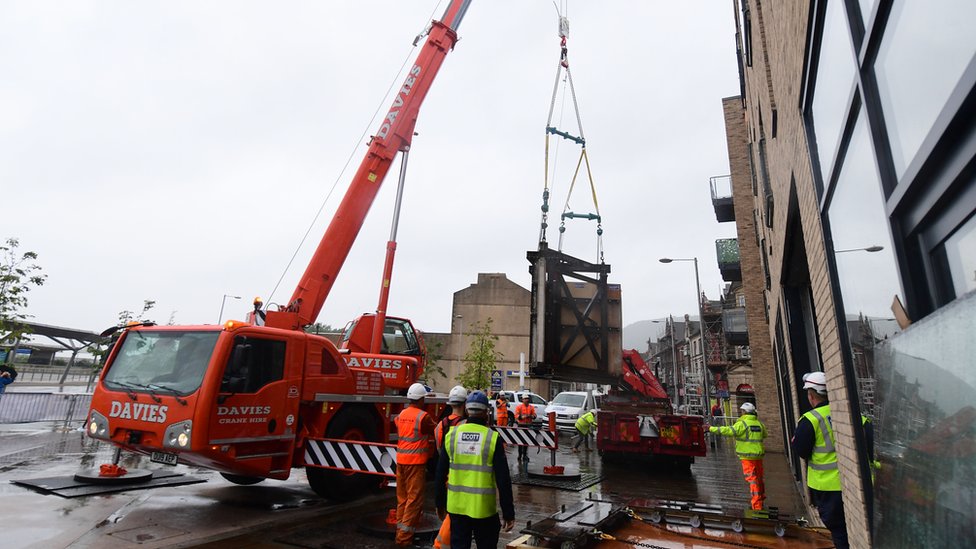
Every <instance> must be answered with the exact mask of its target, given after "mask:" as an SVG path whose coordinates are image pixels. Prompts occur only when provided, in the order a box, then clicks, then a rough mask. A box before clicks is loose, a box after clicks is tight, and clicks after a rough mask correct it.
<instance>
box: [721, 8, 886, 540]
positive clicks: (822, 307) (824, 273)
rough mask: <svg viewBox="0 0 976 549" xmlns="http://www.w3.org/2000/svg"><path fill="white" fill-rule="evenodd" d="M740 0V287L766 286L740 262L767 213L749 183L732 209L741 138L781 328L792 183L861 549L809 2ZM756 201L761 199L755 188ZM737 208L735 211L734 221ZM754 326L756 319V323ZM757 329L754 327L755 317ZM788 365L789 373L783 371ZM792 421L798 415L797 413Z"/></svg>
mask: <svg viewBox="0 0 976 549" xmlns="http://www.w3.org/2000/svg"><path fill="white" fill-rule="evenodd" d="M739 1H740V2H746V3H748V6H749V8H750V11H751V16H752V27H753V32H752V49H753V56H752V60H753V66H752V67H744V76H745V109H744V110H743V109H742V108H741V104H739V103H738V99H737V98H732V99H726V100H725V108H726V112H725V118H726V127H727V134H728V139H729V160H730V164H731V166H732V170H733V193H734V200H735V207H736V223H737V224H738V225H740V226H739V229H738V230H739V244H740V256H741V261H742V269H743V283H744V284H746V287H747V288H753V294H751V295H754V294H755V288H756V287H757V286H758V287H764V286H765V280H764V276H765V275H764V274H763V272H762V266H761V255H760V257H759V258H758V259H757V258H756V257H751V258H749V257H748V256H749V255H750V253H751V252H753V251H754V247H755V236H754V233H752V232H751V226H749V224H750V223H753V219H754V218H753V215H752V211H751V210H752V208H753V207H758V209H759V212H760V213H761V214H762V216H765V215H766V214H767V212H766V211H765V206H764V204H763V202H764V201H754V200H750V199H751V197H752V189H751V180H749V190H748V196H747V197H744V198H743V200H742V201H741V202H744V204H740V200H739V195H738V194H735V189H736V186H737V181H736V175H735V174H736V170H737V166H741V165H742V164H745V165H746V166H748V157H746V158H745V159H743V158H742V155H743V152H742V146H741V140H742V137H743V135H742V134H743V133H744V136H745V139H746V141H747V142H751V143H753V144H754V147H753V150H754V156H753V161H754V162H755V165H756V166H757V169H758V166H759V158H758V154H757V152H758V151H757V149H758V147H757V145H758V142H759V140H761V139H765V146H766V156H767V166H768V174H769V178H768V182H767V184H768V185H769V188H770V190H771V191H772V194H773V201H774V204H775V208H774V213H773V216H772V228H770V229H767V228H766V227H765V225H764V224H763V225H760V227H759V234H760V238H765V240H766V245H767V252H768V255H769V271H770V275H771V279H772V285H771V289H770V291H769V292H768V294H767V296H766V297H767V300H768V303H769V318H770V319H774V320H775V319H776V318H777V315H782V318H783V321H784V322H786V321H787V320H788V319H789V318H790V317H789V315H788V314H787V312H786V311H785V310H783V306H784V305H783V304H784V297H783V293H782V290H781V286H780V282H781V281H782V280H783V273H784V270H785V268H788V267H789V265H785V264H784V263H785V260H784V257H783V252H784V250H785V249H786V247H787V244H788V243H789V242H791V240H792V239H793V237H794V235H793V234H792V233H790V232H789V231H788V227H787V215H788V209H789V208H788V207H787V206H788V204H789V201H790V192H791V185H792V183H793V182H794V181H795V193H796V202H797V210H796V212H795V213H794V215H796V216H797V218H798V219H797V220H798V225H799V226H800V227H801V228H802V231H803V239H804V240H803V243H804V246H805V248H806V262H807V268H808V270H809V273H810V293H811V296H812V307H813V312H814V315H815V318H816V325H817V338H818V340H819V348H820V352H821V356H822V360H823V367H824V371H825V373H826V374H827V378H828V391H829V394H830V398H831V415H832V419H833V427H834V431H835V435H836V438H837V447H838V451H837V453H838V461H839V465H840V471H841V480H842V484H843V487H844V505H845V511H846V513H847V525H848V534H849V536H850V541H851V545H852V546H853V547H868V546H870V536H869V533H868V531H867V514H866V508H865V505H864V494H863V492H862V491H861V490H860V486H861V479H860V470H859V468H858V466H857V462H856V458H855V456H856V454H855V449H854V437H853V429H854V428H855V427H856V426H855V425H852V424H851V421H850V420H849V402H848V400H847V392H846V381H845V379H844V376H843V364H842V356H843V355H842V353H843V350H842V349H841V348H840V340H839V338H838V323H837V318H836V308H835V303H834V297H833V291H832V287H831V281H830V276H829V271H828V268H827V256H826V251H825V246H824V233H823V228H822V226H821V218H820V211H819V201H818V197H817V193H816V187H815V185H814V175H813V171H812V163H811V159H810V155H809V152H808V151H809V147H808V142H807V136H806V131H805V129H804V119H803V115H802V110H801V93H802V91H803V88H804V80H803V79H804V77H805V76H806V71H805V70H804V69H805V66H804V65H805V63H806V58H807V42H808V40H807V36H808V33H809V31H810V29H809V28H808V25H809V21H810V16H811V9H812V6H811V3H810V2H809V1H808V0H795V1H791V2H781V1H777V2H771V1H769V0H766V1H763V0H739ZM774 109H775V110H776V111H777V112H776V115H775V120H776V123H777V124H776V126H777V127H776V128H775V131H774V128H773V127H772V121H773V120H774V113H773V111H774ZM736 111H737V112H736ZM740 115H742V116H744V124H745V126H746V128H745V131H744V132H743V131H742V130H741V129H740V128H737V127H736V125H737V124H738V122H737V120H738V117H739V116H740ZM747 173H748V172H747ZM757 175H758V174H757ZM738 179H739V182H740V183H741V180H742V179H743V177H741V176H740V177H739V178H738ZM759 195H760V197H761V196H762V183H761V182H760V191H759ZM740 208H741V210H742V214H741V215H740ZM761 219H762V217H761ZM747 226H748V227H747ZM745 229H748V230H745ZM747 243H750V244H751V246H746V245H745V244H747ZM747 250H748V251H749V252H748V253H747ZM749 261H758V262H759V265H758V268H757V266H756V265H755V264H748V265H747V262H749ZM757 271H758V272H757ZM752 276H758V277H760V282H759V283H751V282H748V280H750V278H751V277H752ZM758 295H759V296H760V297H759V298H758V301H759V304H761V303H762V298H761V295H762V294H761V292H760V293H759V294H758ZM755 300H756V298H755V297H752V298H750V297H747V307H748V306H749V304H750V302H751V301H755ZM753 310H754V308H752V307H749V309H748V311H747V314H748V315H749V328H750V330H749V331H750V345H751V346H752V352H753V364H754V367H755V368H756V375H755V378H756V384H757V387H756V392H757V400H758V399H759V398H760V397H759V395H760V393H761V392H762V393H763V394H765V393H767V392H768V391H769V390H770V389H771V388H772V389H775V381H774V378H773V376H772V370H771V364H772V359H771V357H772V352H771V343H772V342H773V341H774V338H775V332H774V330H769V325H767V326H766V329H767V330H768V332H767V333H768V336H767V337H766V338H762V337H761V335H760V334H759V333H758V330H755V329H754V328H753V321H754V320H753V318H754V317H753V315H752V311H753ZM760 312H761V309H760ZM761 318H762V319H765V317H764V316H763V317H761ZM756 322H759V319H757V320H756ZM758 325H759V324H757V326H758ZM784 328H785V327H784ZM754 330H755V331H754ZM759 339H763V340H764V343H765V348H764V349H759V348H758V344H759V341H758V340H759ZM781 344H784V345H789V344H790V343H789V342H788V341H785V342H781ZM760 353H765V356H762V357H761V355H760ZM787 356H789V353H787ZM767 361H768V362H767ZM766 364H769V365H770V366H769V368H770V369H769V370H767V371H768V372H770V375H769V376H768V377H767V375H765V374H762V373H760V371H761V369H762V368H767V366H766ZM787 366H788V368H789V369H790V372H791V375H792V371H793V366H792V364H788V365H787ZM763 379H766V380H767V381H768V386H767V387H762V388H761V386H760V385H761V383H762V380H763ZM789 389H790V395H789V396H790V398H789V400H790V402H787V403H786V405H787V406H794V408H795V411H796V412H799V410H798V409H796V408H797V406H798V403H799V402H800V399H805V395H802V394H800V393H799V387H791V388H789ZM767 398H768V397H767ZM774 398H775V396H774ZM771 402H774V401H771ZM797 416H799V414H798V413H797ZM767 417H768V416H767Z"/></svg>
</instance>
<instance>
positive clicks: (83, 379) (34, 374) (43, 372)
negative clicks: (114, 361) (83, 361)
mask: <svg viewBox="0 0 976 549" xmlns="http://www.w3.org/2000/svg"><path fill="white" fill-rule="evenodd" d="M15 366H16V367H17V381H18V382H21V383H25V382H29V383H51V384H56V383H58V382H59V381H60V380H61V376H63V375H64V366H33V365H21V364H16V365H15ZM96 375H98V370H92V369H91V368H87V367H74V368H71V369H70V370H68V375H67V376H65V379H64V381H65V382H66V383H76V384H77V383H87V382H89V381H92V380H94V379H95V376H96Z"/></svg>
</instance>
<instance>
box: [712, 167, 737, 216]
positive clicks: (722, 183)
mask: <svg viewBox="0 0 976 549" xmlns="http://www.w3.org/2000/svg"><path fill="white" fill-rule="evenodd" d="M708 184H709V186H711V188H712V207H713V208H715V219H718V222H719V223H725V222H726V221H735V207H734V204H733V203H732V176H731V175H716V176H715V177H711V178H709V180H708Z"/></svg>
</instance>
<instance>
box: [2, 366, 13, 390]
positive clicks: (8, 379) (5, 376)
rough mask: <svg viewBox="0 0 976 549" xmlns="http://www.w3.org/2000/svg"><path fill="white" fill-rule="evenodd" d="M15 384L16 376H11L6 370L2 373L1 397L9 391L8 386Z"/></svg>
mask: <svg viewBox="0 0 976 549" xmlns="http://www.w3.org/2000/svg"><path fill="white" fill-rule="evenodd" d="M13 382H14V376H12V375H10V372H8V371H6V370H4V371H3V372H0V395H2V394H3V393H4V391H6V390H7V385H10V384H11V383H13Z"/></svg>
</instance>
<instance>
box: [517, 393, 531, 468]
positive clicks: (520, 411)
mask: <svg viewBox="0 0 976 549" xmlns="http://www.w3.org/2000/svg"><path fill="white" fill-rule="evenodd" d="M531 400H532V397H531V396H530V395H529V393H522V403H521V404H519V405H518V406H516V407H515V422H516V423H518V426H519V427H522V428H524V429H531V428H532V423H533V422H534V421H535V415H536V414H535V406H533V405H532V404H530V401H531ZM518 460H519V461H529V447H528V446H521V445H520V446H519V447H518Z"/></svg>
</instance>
